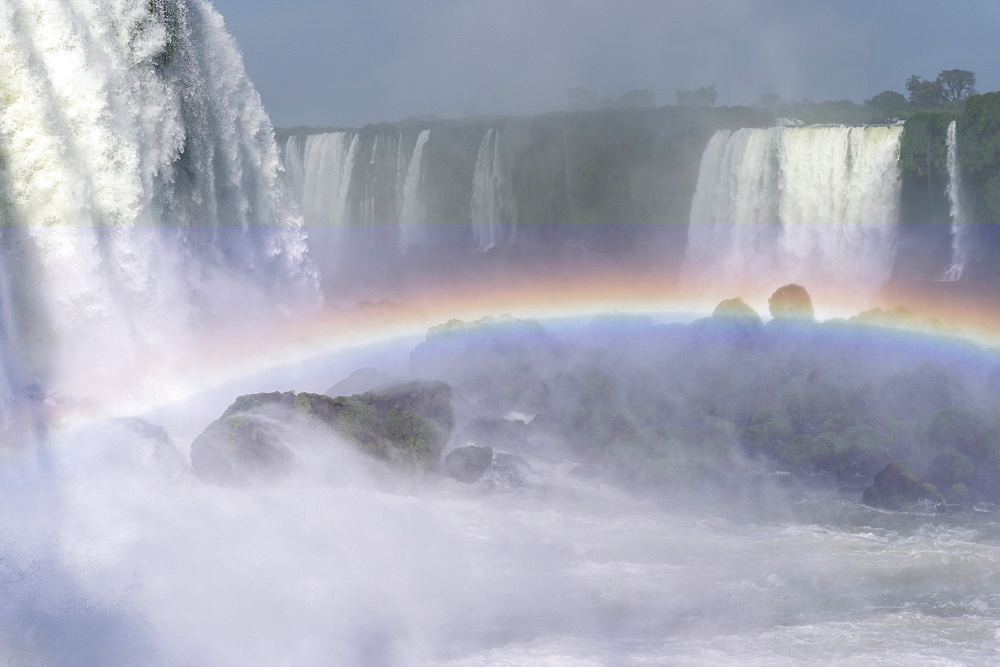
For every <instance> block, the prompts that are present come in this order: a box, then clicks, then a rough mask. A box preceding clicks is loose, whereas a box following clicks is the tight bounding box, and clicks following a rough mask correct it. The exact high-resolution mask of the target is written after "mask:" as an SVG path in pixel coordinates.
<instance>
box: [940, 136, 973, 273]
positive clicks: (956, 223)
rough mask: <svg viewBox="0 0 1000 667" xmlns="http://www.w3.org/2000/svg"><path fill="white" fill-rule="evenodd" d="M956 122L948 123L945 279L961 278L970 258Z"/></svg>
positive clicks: (967, 222)
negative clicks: (948, 261)
mask: <svg viewBox="0 0 1000 667" xmlns="http://www.w3.org/2000/svg"><path fill="white" fill-rule="evenodd" d="M956 125H957V124H956V122H955V121H951V122H950V123H949V124H948V136H947V147H948V188H947V194H948V201H949V202H950V204H951V265H950V266H949V267H948V269H947V270H946V271H945V273H944V279H945V280H961V279H962V275H963V274H964V273H965V263H966V262H967V261H968V259H969V247H968V246H969V240H970V239H969V220H968V217H967V214H966V211H965V201H964V194H963V192H962V175H961V173H960V171H959V167H958V146H957V143H958V142H957V141H956V135H957V132H956Z"/></svg>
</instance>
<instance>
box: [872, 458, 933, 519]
mask: <svg viewBox="0 0 1000 667" xmlns="http://www.w3.org/2000/svg"><path fill="white" fill-rule="evenodd" d="M861 500H862V502H863V503H864V504H865V505H869V506H871V507H878V508H881V509H887V510H895V511H901V510H905V509H908V508H911V507H914V506H916V505H920V504H926V503H933V504H934V505H937V506H940V505H941V504H942V503H943V502H944V497H943V496H942V495H941V492H940V491H938V488H937V487H936V486H934V485H933V484H931V483H930V482H928V481H926V480H924V479H923V478H921V477H920V476H918V475H917V474H916V473H914V472H913V471H912V470H910V468H909V466H907V465H906V463H904V462H903V461H895V462H893V463H890V464H889V465H887V466H886V467H884V468H882V470H881V471H880V472H879V473H878V474H877V475H875V483H874V484H872V485H871V486H869V487H868V488H867V489H865V492H864V494H863V495H862V497H861Z"/></svg>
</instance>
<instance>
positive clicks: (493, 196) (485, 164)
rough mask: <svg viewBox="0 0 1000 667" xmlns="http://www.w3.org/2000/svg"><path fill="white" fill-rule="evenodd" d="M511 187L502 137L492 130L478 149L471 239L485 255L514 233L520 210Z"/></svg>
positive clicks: (497, 131) (473, 189)
mask: <svg viewBox="0 0 1000 667" xmlns="http://www.w3.org/2000/svg"><path fill="white" fill-rule="evenodd" d="M509 187H510V183H509V176H508V174H507V165H506V163H505V160H504V143H503V139H502V135H501V132H500V130H499V129H497V128H490V129H489V130H487V131H486V136H484V137H483V142H482V144H480V146H479V153H478V155H477V156H476V170H475V172H474V174H473V176H472V238H473V242H474V244H475V246H476V249H477V250H480V251H483V252H485V251H486V250H489V249H490V248H493V247H495V246H497V245H499V244H500V243H502V242H503V241H504V240H506V239H507V237H508V235H511V234H513V228H514V227H513V226H514V224H516V222H517V211H516V208H515V207H514V205H513V199H512V198H511V196H510V193H509V191H508V190H509Z"/></svg>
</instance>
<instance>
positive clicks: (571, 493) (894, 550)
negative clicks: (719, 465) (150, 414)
mask: <svg viewBox="0 0 1000 667" xmlns="http://www.w3.org/2000/svg"><path fill="white" fill-rule="evenodd" d="M308 437H309V436H308V434H307V433H304V434H303V438H304V439H305V438H308ZM82 444H85V445H86V446H81V445H82ZM327 451H328V452H329V453H328V455H327V457H326V458H325V459H322V460H317V461H316V462H314V463H317V464H319V463H322V464H323V465H316V466H314V469H313V470H312V471H311V472H304V473H303V474H302V476H300V477H297V478H294V479H290V480H289V481H288V482H287V483H283V484H278V485H272V486H267V487H263V488H251V489H238V488H225V487H218V486H214V485H209V484H205V483H203V482H200V481H199V480H197V479H194V478H192V477H191V476H190V474H189V473H187V472H186V468H185V466H184V464H183V463H182V458H181V457H180V456H179V455H178V454H177V452H176V451H173V450H172V449H171V448H169V447H164V446H162V444H157V443H156V442H155V440H154V439H153V438H151V437H141V436H138V435H136V433H135V432H134V431H133V430H131V429H130V428H127V427H126V425H124V424H107V425H103V426H98V427H93V428H91V429H90V430H87V431H84V432H78V433H76V434H75V435H74V436H72V437H70V436H67V439H66V440H65V441H63V442H59V443H58V444H57V445H56V447H55V449H54V450H53V457H52V462H51V467H50V472H48V473H46V477H45V479H41V478H40V477H39V473H38V471H37V469H35V468H33V467H32V466H30V465H27V462H21V463H17V462H13V461H8V464H7V465H6V466H5V468H4V471H3V474H2V475H0V484H2V486H3V491H4V496H5V497H7V498H17V499H18V507H19V511H18V512H17V513H11V512H5V513H3V515H2V517H3V518H2V523H3V525H2V528H3V530H4V534H5V535H8V536H14V537H16V538H17V539H8V540H6V541H5V543H4V545H3V546H2V547H0V590H2V592H3V599H4V605H3V606H2V607H0V644H2V646H3V647H4V648H3V651H4V657H5V658H7V659H13V661H14V662H16V661H17V660H18V659H26V660H30V659H34V660H40V661H42V662H45V663H50V664H51V663H58V664H68V663H73V664H108V663H117V664H121V663H133V664H135V663H140V662H141V663H143V664H151V665H152V664H177V663H194V664H216V665H239V664H247V662H254V663H265V664H275V663H296V664H316V663H326V664H331V663H332V664H387V665H410V664H446V665H473V664H484V663H488V664H595V665H597V664H647V663H648V664H664V663H669V664H705V663H715V664H721V663H726V664H734V663H736V664H781V663H785V664H801V663H803V662H832V661H838V660H839V661H849V662H858V663H870V662H874V661H882V662H886V663H888V664H900V665H904V664H914V663H917V662H929V661H942V662H949V661H950V662H952V663H978V664H983V663H988V662H991V661H993V660H995V659H996V656H997V655H998V652H1000V521H998V519H997V515H996V514H992V513H978V512H974V511H971V510H970V511H967V512H963V513H956V514H927V515H920V514H892V513H886V512H881V511H876V510H872V509H869V508H866V507H863V506H861V505H859V504H858V503H857V502H856V499H854V498H849V499H842V498H837V497H834V496H824V495H819V496H812V497H810V496H802V495H798V494H795V493H789V494H785V493H781V492H778V491H776V490H774V489H771V490H770V491H766V489H767V487H762V488H763V489H764V490H762V491H760V492H759V493H757V494H755V495H754V496H753V497H748V498H746V499H745V500H744V501H742V502H740V501H738V500H737V501H720V502H706V501H704V500H703V499H700V498H699V497H696V496H691V497H689V498H686V499H685V501H684V502H679V500H678V499H677V498H672V499H670V500H657V499H656V497H655V496H653V497H647V498H645V499H637V498H634V497H630V496H629V495H628V494H627V493H626V492H624V491H621V490H617V489H615V488H614V487H611V486H606V485H604V484H602V483H600V482H598V481H595V480H585V479H578V478H577V477H575V476H573V475H572V474H570V472H571V466H570V465H568V464H563V463H558V462H551V461H545V460H537V459H532V460H531V461H530V463H531V465H532V466H533V468H534V471H535V472H534V475H533V477H532V478H531V479H530V484H529V486H527V487H524V488H505V487H503V486H499V487H498V486H490V485H488V484H480V485H478V486H466V485H462V484H459V483H457V482H454V481H452V480H448V479H444V478H429V479H426V480H424V481H423V482H421V483H416V484H415V483H414V482H412V481H406V480H401V479H395V478H392V477H385V476H384V475H377V474H375V471H373V470H371V469H370V468H369V467H367V466H365V465H364V464H363V463H362V462H361V461H360V460H358V459H357V458H356V457H355V456H353V455H351V454H350V453H349V452H348V450H346V449H344V450H339V451H338V450H336V449H333V450H330V449H328V450H327ZM52 482H54V483H55V485H56V486H55V487H51V486H50V484H51V483H52ZM50 488H51V489H53V492H55V490H56V489H57V493H55V494H54V495H50V494H49V492H48V490H49V489H50ZM53 507H55V508H57V509H58V511H52V508H53Z"/></svg>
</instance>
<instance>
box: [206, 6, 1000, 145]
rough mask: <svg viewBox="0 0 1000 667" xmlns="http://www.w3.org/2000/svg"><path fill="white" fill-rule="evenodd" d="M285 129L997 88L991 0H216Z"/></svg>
mask: <svg viewBox="0 0 1000 667" xmlns="http://www.w3.org/2000/svg"><path fill="white" fill-rule="evenodd" d="M214 4H215V7H216V8H217V9H218V10H219V11H220V12H221V13H222V15H223V16H224V17H225V19H226V24H227V26H228V27H229V30H230V32H231V33H232V34H233V35H234V36H235V38H236V40H237V42H238V43H239V45H240V48H241V50H242V51H243V54H244V58H245V62H246V67H247V71H248V73H249V75H250V78H251V79H252V80H253V81H254V83H255V85H256V86H257V89H258V90H259V91H260V94H261V97H262V98H263V101H264V104H265V106H266V108H267V109H268V111H269V113H270V114H271V117H272V119H273V121H274V124H275V125H276V126H279V127H288V126H297V125H309V126H360V125H363V124H366V123H373V122H381V121H395V120H400V119H402V118H406V117H409V116H417V115H424V114H434V115H437V116H443V117H447V118H457V117H463V116H469V115H476V114H492V113H497V114H531V113H544V112H548V111H558V110H563V109H566V108H567V101H568V97H567V94H566V93H567V91H568V90H569V89H570V88H573V87H575V86H583V87H585V88H588V89H591V90H594V91H596V92H598V93H599V94H600V95H601V96H609V97H617V96H618V95H621V94H622V93H624V92H627V91H629V90H635V89H651V90H653V91H654V92H655V94H656V101H657V103H658V104H673V103H674V102H675V100H676V97H675V93H676V91H677V90H679V89H691V88H697V87H699V86H704V85H715V86H716V87H717V90H718V93H719V96H718V102H717V103H718V104H720V105H730V104H750V105H752V104H754V103H756V102H757V101H758V100H759V99H760V96H761V95H762V94H765V93H777V94H779V95H781V96H782V97H783V98H784V99H788V100H801V99H804V98H808V99H811V100H816V101H820V100H839V99H849V100H854V101H857V102H862V101H863V100H865V99H867V98H870V97H872V96H873V95H875V94H877V93H879V92H881V91H883V90H895V91H897V92H900V93H904V94H905V92H906V91H905V82H906V79H907V78H909V77H910V76H911V75H913V74H916V75H919V76H922V77H924V78H928V79H933V78H934V77H936V76H937V74H938V73H939V72H940V71H942V70H945V69H965V70H971V71H973V72H975V73H976V74H977V77H978V81H977V89H978V90H979V91H980V92H986V91H992V90H998V89H1000V68H998V66H997V62H998V60H1000V59H998V57H997V56H998V47H997V37H998V36H1000V0H935V1H930V0H327V1H324V0H283V1H282V2H277V1H276V0H214Z"/></svg>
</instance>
